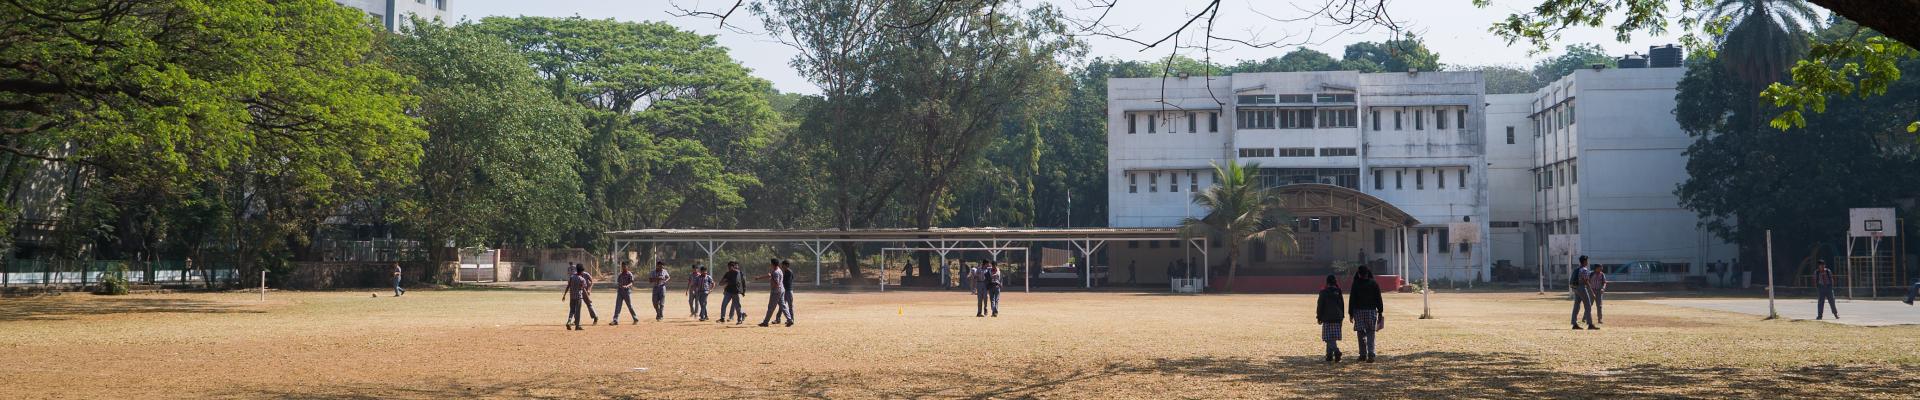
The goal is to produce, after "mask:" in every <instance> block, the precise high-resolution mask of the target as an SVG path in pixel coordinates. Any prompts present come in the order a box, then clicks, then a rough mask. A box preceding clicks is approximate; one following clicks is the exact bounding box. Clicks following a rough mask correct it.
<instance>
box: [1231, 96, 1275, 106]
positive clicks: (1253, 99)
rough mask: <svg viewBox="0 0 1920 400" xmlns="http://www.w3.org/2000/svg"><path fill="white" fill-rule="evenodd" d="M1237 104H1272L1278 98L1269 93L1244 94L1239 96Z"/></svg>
mask: <svg viewBox="0 0 1920 400" xmlns="http://www.w3.org/2000/svg"><path fill="white" fill-rule="evenodd" d="M1238 101H1239V104H1243V105H1245V104H1274V103H1278V102H1279V101H1278V99H1277V98H1276V97H1275V96H1274V95H1271V94H1245V95H1240V96H1239V100H1238Z"/></svg>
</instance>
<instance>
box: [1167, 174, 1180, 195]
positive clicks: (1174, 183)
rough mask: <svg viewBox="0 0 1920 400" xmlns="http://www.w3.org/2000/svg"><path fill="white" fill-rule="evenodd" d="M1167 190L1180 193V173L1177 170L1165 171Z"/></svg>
mask: <svg viewBox="0 0 1920 400" xmlns="http://www.w3.org/2000/svg"><path fill="white" fill-rule="evenodd" d="M1167 191H1168V192H1173V193H1180V173H1179V172H1168V173H1167Z"/></svg>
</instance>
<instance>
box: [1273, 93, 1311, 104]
mask: <svg viewBox="0 0 1920 400" xmlns="http://www.w3.org/2000/svg"><path fill="white" fill-rule="evenodd" d="M1274 99H1275V100H1276V101H1279V102H1280V103H1293V104H1311V103H1313V95H1310V94H1282V95H1276V96H1274Z"/></svg>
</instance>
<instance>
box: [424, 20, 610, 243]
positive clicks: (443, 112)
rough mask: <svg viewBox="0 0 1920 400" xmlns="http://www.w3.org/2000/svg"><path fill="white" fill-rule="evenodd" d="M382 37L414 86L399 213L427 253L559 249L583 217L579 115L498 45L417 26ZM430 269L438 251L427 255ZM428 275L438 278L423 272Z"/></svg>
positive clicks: (478, 36)
mask: <svg viewBox="0 0 1920 400" xmlns="http://www.w3.org/2000/svg"><path fill="white" fill-rule="evenodd" d="M410 26H411V28H409V29H407V30H406V31H405V32H404V33H403V34H401V35H395V36H392V37H391V38H389V45H388V48H387V52H388V53H389V54H391V56H392V57H391V59H392V61H391V63H392V64H394V68H395V69H396V70H398V71H401V72H403V73H407V74H409V75H412V76H414V77H416V78H417V79H419V84H418V85H417V87H416V88H415V89H414V91H415V93H418V94H419V95H420V96H421V98H422V102H421V104H420V107H419V108H418V111H417V112H418V114H419V115H420V116H421V117H423V118H424V119H425V120H426V122H427V132H428V138H427V142H426V146H425V155H424V157H423V158H422V160H421V162H420V165H419V169H418V172H417V175H418V179H419V181H418V184H417V185H415V186H413V187H414V189H415V190H413V191H411V192H409V193H407V194H408V195H407V196H405V197H401V198H398V199H395V200H397V201H401V200H404V201H406V203H405V204H407V205H409V207H403V208H404V209H405V211H406V212H404V214H405V216H406V217H407V220H408V221H410V222H412V224H411V225H413V226H414V227H415V231H416V232H414V234H415V235H416V236H417V237H419V238H420V239H422V240H423V242H425V243H427V244H428V245H429V246H431V247H438V246H440V244H439V243H442V242H445V241H453V242H455V243H457V244H458V245H460V246H469V245H498V244H516V245H523V246H543V245H548V244H552V243H555V242H558V241H559V240H560V239H561V238H562V237H563V235H565V234H567V233H572V232H571V231H568V229H569V228H568V227H574V226H579V222H582V221H580V220H579V219H580V217H581V215H582V214H583V212H584V211H585V201H586V199H585V197H584V196H583V195H582V194H581V191H580V175H579V172H578V170H579V166H580V162H579V159H578V158H576V157H575V156H574V152H573V149H574V148H576V147H577V146H579V142H580V141H581V140H582V139H584V138H585V137H586V131H585V128H583V127H582V126H581V122H580V113H579V112H578V109H577V108H575V107H571V106H569V105H568V104H566V103H563V102H561V101H560V100H559V99H558V98H556V97H554V96H553V95H552V94H551V93H549V92H548V91H547V90H546V89H545V88H542V87H540V85H539V79H540V78H539V77H538V76H537V75H535V74H534V71H533V67H532V66H531V63H529V62H528V61H527V59H526V57H524V56H522V55H521V54H520V53H519V52H518V51H516V50H515V49H514V48H513V47H511V46H510V45H508V44H507V42H506V41H505V40H502V39H500V38H499V37H495V36H491V35H486V34H483V33H479V32H475V31H474V30H473V29H470V28H449V27H447V26H445V25H441V24H440V23H438V22H430V21H425V20H419V19H416V20H414V21H413V23H412V24H410ZM429 253H430V257H431V260H432V261H434V262H433V263H432V264H433V265H434V266H436V267H437V266H438V265H439V264H440V263H439V261H442V260H439V259H438V257H440V256H441V255H442V252H438V251H434V252H429ZM429 272H430V273H429V274H428V276H429V277H434V276H438V273H437V271H429Z"/></svg>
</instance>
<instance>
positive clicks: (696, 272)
mask: <svg viewBox="0 0 1920 400" xmlns="http://www.w3.org/2000/svg"><path fill="white" fill-rule="evenodd" d="M687 286H688V287H689V289H691V290H692V291H693V308H694V310H695V312H694V314H695V316H697V317H700V320H701V321H706V320H707V293H710V292H712V291H713V275H709V274H707V267H704V266H696V267H693V277H691V278H687Z"/></svg>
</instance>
